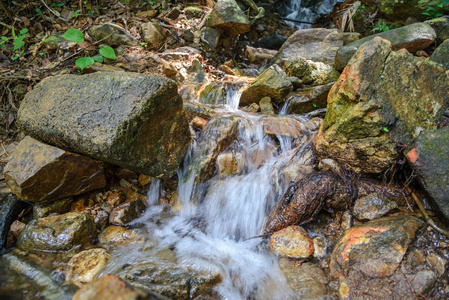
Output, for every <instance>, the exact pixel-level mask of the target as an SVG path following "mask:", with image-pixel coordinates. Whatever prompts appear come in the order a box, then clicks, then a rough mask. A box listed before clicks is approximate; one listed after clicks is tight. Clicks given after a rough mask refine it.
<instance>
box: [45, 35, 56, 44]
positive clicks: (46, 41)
mask: <svg viewBox="0 0 449 300" xmlns="http://www.w3.org/2000/svg"><path fill="white" fill-rule="evenodd" d="M57 40H58V38H57V37H55V36H53V35H52V36H49V37H48V38H46V39H45V40H43V42H44V43H48V42H51V41H57Z"/></svg>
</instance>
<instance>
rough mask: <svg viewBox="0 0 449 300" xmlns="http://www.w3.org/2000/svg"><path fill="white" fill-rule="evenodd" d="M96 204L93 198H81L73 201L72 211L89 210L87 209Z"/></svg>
mask: <svg viewBox="0 0 449 300" xmlns="http://www.w3.org/2000/svg"><path fill="white" fill-rule="evenodd" d="M94 205H95V200H94V199H92V198H81V199H79V200H77V201H75V202H73V203H72V205H71V207H70V211H72V212H87V210H88V209H89V208H91V207H93V206H94Z"/></svg>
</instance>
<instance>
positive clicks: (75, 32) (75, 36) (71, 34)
mask: <svg viewBox="0 0 449 300" xmlns="http://www.w3.org/2000/svg"><path fill="white" fill-rule="evenodd" d="M62 37H63V38H65V39H66V40H69V41H72V42H75V43H83V42H84V35H83V33H82V32H81V31H80V30H79V29H76V28H70V29H68V30H67V31H66V32H65V33H64V35H63V36H62ZM99 52H100V55H97V56H94V57H90V56H85V57H80V58H78V59H77V60H76V61H75V65H77V66H78V67H79V68H80V69H81V70H84V68H86V67H87V66H90V65H93V64H94V63H95V62H99V63H102V62H103V61H104V58H103V57H106V58H110V59H117V56H116V55H115V51H114V49H112V48H111V47H109V46H101V47H100V50H99Z"/></svg>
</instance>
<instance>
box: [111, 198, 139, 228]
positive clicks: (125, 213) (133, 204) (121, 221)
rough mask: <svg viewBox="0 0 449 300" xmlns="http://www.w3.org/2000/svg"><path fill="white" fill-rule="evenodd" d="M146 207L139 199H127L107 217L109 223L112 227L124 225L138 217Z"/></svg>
mask: <svg viewBox="0 0 449 300" xmlns="http://www.w3.org/2000/svg"><path fill="white" fill-rule="evenodd" d="M145 208H146V206H145V205H144V204H143V202H142V200H140V199H139V198H129V199H128V200H126V202H124V203H123V204H120V205H119V206H117V207H116V208H115V209H114V210H113V211H112V212H111V214H110V215H109V223H111V224H113V225H120V226H123V225H126V224H128V223H129V222H131V221H132V220H134V219H137V218H138V217H140V215H141V214H142V212H143V211H144V210H145Z"/></svg>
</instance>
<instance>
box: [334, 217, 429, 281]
mask: <svg viewBox="0 0 449 300" xmlns="http://www.w3.org/2000/svg"><path fill="white" fill-rule="evenodd" d="M422 224H423V222H422V221H421V220H420V219H418V218H415V217H411V216H402V215H398V216H392V217H384V218H380V219H376V220H374V221H370V222H367V223H365V224H362V225H357V226H354V227H352V228H350V229H348V230H346V231H345V232H344V234H343V235H342V236H341V237H340V239H339V240H338V242H337V244H336V245H335V247H334V250H333V252H332V255H331V261H330V272H331V274H332V275H333V276H339V277H341V278H344V277H345V276H346V275H347V274H348V273H349V272H350V271H351V270H358V271H360V272H363V274H365V276H368V277H371V278H379V277H387V276H391V275H392V274H393V273H394V271H395V270H396V269H397V267H398V266H399V264H400V263H401V261H402V259H403V257H404V254H405V253H406V251H407V248H408V246H409V245H410V243H411V242H412V240H413V238H414V237H415V234H416V231H417V230H418V228H419V227H420V226H421V225H422Z"/></svg>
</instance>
